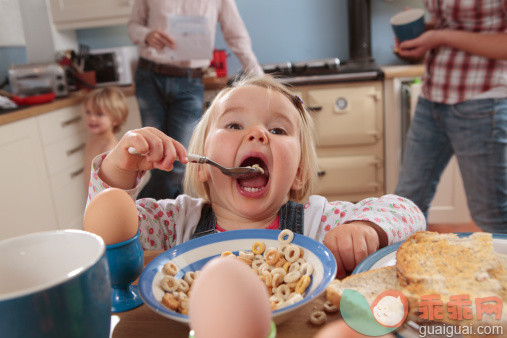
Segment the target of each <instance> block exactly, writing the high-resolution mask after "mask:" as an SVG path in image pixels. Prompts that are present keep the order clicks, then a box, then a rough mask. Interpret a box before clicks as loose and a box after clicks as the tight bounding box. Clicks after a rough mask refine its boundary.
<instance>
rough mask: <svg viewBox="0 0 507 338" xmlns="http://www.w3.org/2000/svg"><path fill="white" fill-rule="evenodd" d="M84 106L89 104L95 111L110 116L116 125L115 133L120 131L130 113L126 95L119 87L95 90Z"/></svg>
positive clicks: (89, 95)
mask: <svg viewBox="0 0 507 338" xmlns="http://www.w3.org/2000/svg"><path fill="white" fill-rule="evenodd" d="M84 104H85V105H87V104H89V105H90V108H91V109H93V110H99V111H101V112H102V113H104V114H108V115H109V116H110V118H111V120H112V121H113V123H116V125H115V126H114V127H113V133H117V132H119V131H120V129H121V126H122V124H123V123H125V121H126V120H127V116H128V113H129V111H128V107H127V99H126V98H125V94H123V91H122V90H121V89H120V88H118V87H103V88H98V89H94V90H92V91H91V92H90V93H89V94H88V96H87V97H86V99H85V101H84Z"/></svg>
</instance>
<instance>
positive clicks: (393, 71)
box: [380, 64, 424, 79]
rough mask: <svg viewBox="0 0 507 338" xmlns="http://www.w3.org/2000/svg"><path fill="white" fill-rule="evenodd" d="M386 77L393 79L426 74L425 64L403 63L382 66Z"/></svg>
mask: <svg viewBox="0 0 507 338" xmlns="http://www.w3.org/2000/svg"><path fill="white" fill-rule="evenodd" d="M380 68H381V69H382V71H383V72H384V79H393V78H397V77H413V76H422V75H423V74H424V65H423V64H414V65H401V66H382V67H380Z"/></svg>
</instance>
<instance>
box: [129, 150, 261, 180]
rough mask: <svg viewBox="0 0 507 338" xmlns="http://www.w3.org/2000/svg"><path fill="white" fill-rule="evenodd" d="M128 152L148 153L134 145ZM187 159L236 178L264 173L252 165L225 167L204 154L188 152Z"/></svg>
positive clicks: (133, 153) (134, 153)
mask: <svg viewBox="0 0 507 338" xmlns="http://www.w3.org/2000/svg"><path fill="white" fill-rule="evenodd" d="M128 152H129V153H130V154H132V155H140V156H146V155H148V154H141V153H139V152H138V151H137V150H136V149H135V148H134V147H129V149H128ZM188 161H189V162H192V163H200V164H203V163H205V164H210V165H212V166H214V167H217V168H218V169H219V170H220V171H221V172H222V173H223V174H224V175H227V176H230V177H234V178H236V179H244V178H250V177H254V176H258V175H262V174H264V170H263V169H261V168H252V167H233V168H226V167H224V166H222V165H220V164H218V163H216V162H214V161H212V160H210V159H209V158H207V157H205V156H200V155H195V154H188Z"/></svg>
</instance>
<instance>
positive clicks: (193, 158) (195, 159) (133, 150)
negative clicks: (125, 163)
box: [128, 147, 208, 163]
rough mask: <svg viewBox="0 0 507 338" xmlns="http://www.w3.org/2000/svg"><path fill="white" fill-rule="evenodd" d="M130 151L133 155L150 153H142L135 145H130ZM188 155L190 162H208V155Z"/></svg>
mask: <svg viewBox="0 0 507 338" xmlns="http://www.w3.org/2000/svg"><path fill="white" fill-rule="evenodd" d="M128 152H129V153H130V154H132V155H139V156H147V155H148V153H146V154H141V153H140V152H138V151H137V150H136V148H134V147H129V148H128ZM187 155H188V161H189V162H194V163H207V162H208V158H207V157H204V156H199V155H195V154H187Z"/></svg>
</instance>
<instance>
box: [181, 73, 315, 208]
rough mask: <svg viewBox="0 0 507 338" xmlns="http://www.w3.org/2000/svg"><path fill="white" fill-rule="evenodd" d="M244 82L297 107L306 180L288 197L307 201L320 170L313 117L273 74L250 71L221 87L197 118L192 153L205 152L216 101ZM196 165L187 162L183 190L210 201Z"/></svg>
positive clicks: (243, 84)
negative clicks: (270, 92)
mask: <svg viewBox="0 0 507 338" xmlns="http://www.w3.org/2000/svg"><path fill="white" fill-rule="evenodd" d="M244 86H258V87H262V88H267V89H269V90H273V91H276V92H279V93H281V94H283V95H284V96H286V97H287V98H288V99H289V100H290V101H291V102H292V104H293V105H294V107H296V109H297V110H298V112H299V116H300V118H301V128H300V134H299V142H300V144H301V161H300V163H299V170H300V173H301V177H302V178H303V182H304V184H303V187H302V188H301V189H300V190H291V191H290V193H289V199H290V200H293V201H296V202H305V201H306V200H307V199H308V197H309V196H310V194H311V192H312V191H313V188H314V185H315V182H316V179H317V170H318V164H317V153H316V151H315V142H314V129H313V121H312V118H311V116H310V114H309V113H308V111H307V110H306V109H305V107H304V105H303V101H302V100H301V98H300V97H299V96H297V95H294V94H292V93H291V92H290V90H289V89H288V88H287V87H286V86H285V85H284V84H281V83H279V82H278V81H277V80H275V79H274V78H273V77H272V76H269V75H264V76H260V77H254V76H250V75H247V76H245V77H243V78H240V79H239V80H237V81H236V82H234V83H233V84H232V85H231V86H230V87H227V88H225V89H223V90H222V91H220V93H219V94H218V95H217V96H216V97H215V99H214V100H213V102H212V103H211V105H210V107H209V108H208V109H207V110H206V112H205V113H204V114H203V116H202V117H201V119H200V121H199V122H198V124H197V126H196V128H195V130H194V132H193V134H192V138H191V139H190V145H189V147H188V152H189V153H192V154H204V144H205V142H206V137H207V135H208V132H209V128H210V125H211V121H212V119H213V118H214V117H215V116H216V114H217V102H219V101H220V100H221V99H222V98H223V97H224V96H225V95H226V94H227V93H229V92H230V91H231V90H233V89H234V88H238V87H244ZM197 166H198V164H191V163H189V164H188V165H187V168H186V171H185V180H184V190H185V193H186V194H188V195H190V196H193V197H200V198H202V199H204V200H205V201H207V202H209V196H210V195H209V186H208V183H207V182H205V183H202V182H200V181H199V179H198V175H197V171H198V167H197Z"/></svg>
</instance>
